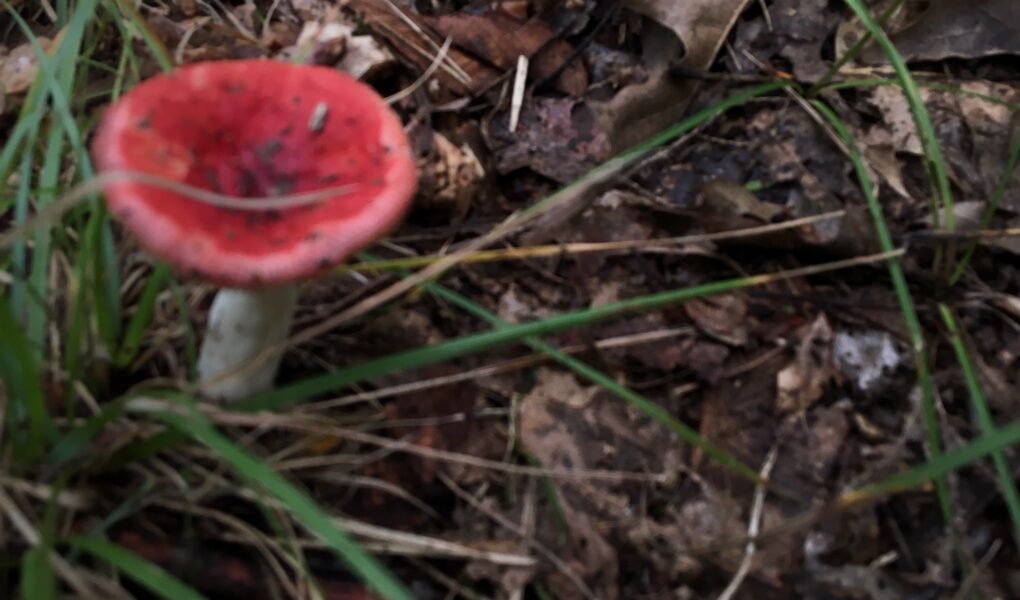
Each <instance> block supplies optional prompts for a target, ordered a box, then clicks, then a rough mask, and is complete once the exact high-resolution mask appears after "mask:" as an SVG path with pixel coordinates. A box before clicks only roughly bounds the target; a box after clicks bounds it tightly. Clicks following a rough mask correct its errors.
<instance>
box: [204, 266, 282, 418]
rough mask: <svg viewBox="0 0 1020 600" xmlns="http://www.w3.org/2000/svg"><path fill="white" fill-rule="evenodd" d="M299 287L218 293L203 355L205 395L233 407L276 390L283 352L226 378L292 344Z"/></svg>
mask: <svg viewBox="0 0 1020 600" xmlns="http://www.w3.org/2000/svg"><path fill="white" fill-rule="evenodd" d="M297 288H298V286H297V284H295V283H288V284H283V285H280V286H277V287H273V288H266V289H252V290H244V289H230V288H224V289H222V290H220V291H219V293H217V294H216V299H215V300H213V304H212V308H211V309H210V311H209V329H208V331H206V334H205V341H204V342H202V350H201V351H200V352H199V355H198V377H199V380H200V382H202V383H200V386H201V389H202V393H203V394H205V395H207V396H209V397H211V398H214V399H217V400H221V401H223V402H232V401H236V400H241V399H243V398H245V397H247V396H250V395H252V394H255V393H258V392H261V391H265V390H267V389H269V388H270V387H271V386H272V385H273V380H274V379H275V378H276V371H277V369H279V367H280V361H281V360H282V359H283V353H282V352H277V353H275V354H273V355H271V356H268V357H266V358H265V360H264V361H263V362H261V363H260V364H258V365H251V368H245V369H243V370H242V371H241V372H240V373H239V374H236V375H227V376H226V377H221V375H222V374H224V373H227V372H229V371H234V370H236V369H237V367H239V366H240V365H242V364H244V363H246V362H248V361H249V360H251V359H252V358H254V357H255V356H257V355H258V354H259V353H260V352H261V351H263V350H264V349H266V348H268V347H273V346H276V345H278V344H279V343H280V342H282V341H283V340H284V339H286V337H287V333H288V331H289V330H290V324H291V321H292V320H293V318H294V309H295V307H296V305H297V291H298V290H297ZM246 366H247V365H246ZM207 381H208V382H209V383H204V382H207Z"/></svg>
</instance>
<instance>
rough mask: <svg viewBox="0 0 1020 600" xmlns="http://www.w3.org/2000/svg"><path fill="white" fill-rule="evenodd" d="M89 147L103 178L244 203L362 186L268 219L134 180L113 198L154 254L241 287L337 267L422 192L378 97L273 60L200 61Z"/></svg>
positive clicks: (120, 116)
mask: <svg viewBox="0 0 1020 600" xmlns="http://www.w3.org/2000/svg"><path fill="white" fill-rule="evenodd" d="M92 150H93V154H94V156H95V160H96V163H97V165H98V167H99V169H100V170H101V171H108V170H123V169H128V170H135V171H143V172H145V173H150V174H153V175H157V176H161V177H164V178H167V179H172V180H175V181H181V182H184V183H186V184H188V185H191V186H195V187H198V188H203V189H207V190H211V191H214V192H218V193H222V194H227V195H233V196H240V197H261V196H274V195H279V194H287V193H300V192H311V191H314V190H321V189H324V188H334V187H338V186H348V185H349V186H351V187H350V188H349V191H346V192H344V193H338V194H337V195H336V196H334V197H331V198H328V199H326V200H323V201H322V202H317V203H313V204H304V205H298V206H290V207H286V208H279V209H264V210H257V211H250V210H240V209H237V208H226V207H220V206H214V205H212V204H209V203H206V202H203V201H201V200H197V199H193V198H189V197H187V196H185V195H181V194H178V193H175V192H172V191H168V190H166V189H162V188H157V187H155V186H152V185H147V184H144V183H141V182H139V181H134V180H130V179H126V180H118V181H116V182H114V183H111V184H109V185H108V186H107V187H106V189H105V193H106V203H107V206H108V207H109V209H110V212H111V213H113V215H114V216H116V217H117V218H118V219H119V220H120V221H121V222H122V223H123V224H124V225H125V226H126V227H127V228H128V229H130V230H131V231H133V232H134V234H135V235H136V237H137V238H138V240H139V243H140V244H141V245H142V246H143V247H145V248H146V249H147V250H149V251H150V252H151V253H153V254H154V255H156V256H159V257H161V258H163V259H164V260H166V261H167V262H168V263H170V264H171V265H172V266H173V267H175V268H176V269H177V270H178V271H180V272H182V273H184V274H186V275H191V276H197V277H201V278H203V279H206V280H209V281H212V282H215V283H219V284H222V285H228V286H235V287H252V286H259V285H272V284H274V283H282V282H286V281H292V280H295V279H298V278H302V277H306V276H310V275H314V274H316V273H320V272H322V271H324V270H326V269H329V268H331V267H333V266H335V265H336V264H338V263H340V262H342V261H343V260H345V259H346V258H347V257H349V256H350V255H351V254H352V253H354V252H355V251H357V250H358V249H360V248H362V247H364V246H367V245H369V244H371V243H372V242H373V241H374V240H376V239H377V238H379V237H381V236H382V235H384V234H385V233H387V232H388V231H389V230H390V229H392V228H393V227H395V226H396V225H397V224H398V222H399V221H400V220H401V218H402V217H403V215H404V214H405V213H406V212H407V209H408V208H409V207H410V203H411V199H412V198H413V196H414V193H415V190H416V187H417V174H416V171H415V167H414V161H413V159H412V156H411V150H410V145H409V143H408V140H407V136H406V135H405V134H404V130H403V128H402V126H401V124H400V120H399V118H398V117H397V116H396V115H395V114H394V113H393V111H391V110H390V108H389V107H388V106H387V105H386V103H385V102H384V101H383V100H382V98H380V97H379V95H378V94H376V92H375V91H374V90H373V89H372V88H370V87H369V86H367V85H365V84H362V83H360V82H358V81H357V80H355V79H353V78H351V77H350V76H348V75H346V74H345V73H342V72H339V71H336V70H333V69H329V68H326V67H316V66H305V65H293V64H288V63H283V62H276V61H270V60H236V61H213V62H205V63H197V64H193V65H190V66H186V67H182V68H180V69H177V70H175V71H173V72H171V73H167V74H164V75H159V76H156V77H153V78H151V79H148V80H146V81H144V82H143V83H140V84H139V85H138V86H136V87H135V88H134V89H132V90H131V91H130V92H128V93H127V94H125V95H124V96H123V97H122V98H121V99H120V100H119V101H118V102H116V103H115V104H113V105H112V106H111V107H110V108H109V109H108V110H107V111H106V113H105V114H104V115H103V118H102V121H101V123H100V126H99V129H98V132H97V134H96V139H95V144H94V145H93V148H92Z"/></svg>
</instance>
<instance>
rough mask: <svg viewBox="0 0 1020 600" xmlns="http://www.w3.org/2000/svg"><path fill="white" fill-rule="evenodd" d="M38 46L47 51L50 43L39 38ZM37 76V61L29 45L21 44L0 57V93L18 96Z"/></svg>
mask: <svg viewBox="0 0 1020 600" xmlns="http://www.w3.org/2000/svg"><path fill="white" fill-rule="evenodd" d="M37 39H38V40H39V45H40V46H42V49H43V50H44V51H49V48H50V45H51V41H50V39H49V38H45V37H40V38H37ZM38 74H39V61H38V60H37V59H36V56H35V50H34V49H33V48H32V45H31V44H22V45H20V46H18V47H17V48H14V49H13V50H11V51H10V52H8V53H7V54H6V55H2V56H0V92H4V93H7V94H20V93H22V92H24V91H26V90H28V88H29V87H31V86H32V82H33V81H35V78H36V75H38Z"/></svg>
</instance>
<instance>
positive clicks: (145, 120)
mask: <svg viewBox="0 0 1020 600" xmlns="http://www.w3.org/2000/svg"><path fill="white" fill-rule="evenodd" d="M136 125H137V126H138V128H139V129H152V115H145V116H144V117H142V118H141V119H138V122H137V123H136Z"/></svg>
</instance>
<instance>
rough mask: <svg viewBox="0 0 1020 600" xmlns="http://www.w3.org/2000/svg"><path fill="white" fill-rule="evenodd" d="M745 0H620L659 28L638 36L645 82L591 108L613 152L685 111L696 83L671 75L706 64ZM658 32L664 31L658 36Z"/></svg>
mask: <svg viewBox="0 0 1020 600" xmlns="http://www.w3.org/2000/svg"><path fill="white" fill-rule="evenodd" d="M747 2H748V0H686V1H684V2H676V1H675V0H625V1H624V2H622V4H623V6H625V7H627V8H629V9H631V10H633V11H635V12H637V13H640V14H643V15H645V16H647V17H649V18H651V19H653V20H654V21H656V22H658V23H660V24H661V25H662V27H661V28H655V27H646V28H644V29H643V33H642V47H643V48H644V57H643V58H644V62H645V68H646V70H647V72H648V78H647V80H646V81H644V82H641V83H637V84H634V85H631V86H628V87H626V88H623V89H622V90H620V91H619V92H618V93H617V94H616V95H615V96H614V97H613V98H612V99H611V100H609V101H606V102H600V103H597V104H594V105H593V106H594V108H595V111H596V113H597V114H598V115H599V121H600V122H601V124H602V128H603V129H604V130H605V131H607V132H608V133H609V136H610V139H611V140H612V145H613V148H614V149H615V150H617V151H619V150H622V149H623V148H627V147H629V146H631V145H633V144H635V143H638V142H640V141H642V140H644V139H645V138H647V137H648V136H650V135H653V134H654V133H657V132H659V131H661V130H662V129H663V128H664V127H665V126H666V125H668V124H671V123H675V122H676V121H677V120H679V119H680V117H681V116H682V115H683V113H684V112H685V111H686V110H687V106H688V103H689V102H690V100H691V98H692V97H693V94H694V92H695V91H696V90H697V89H698V87H699V85H700V82H698V81H694V80H689V79H682V78H679V77H676V76H674V75H673V74H672V67H673V66H674V65H676V64H678V63H677V59H678V57H680V56H681V55H682V56H683V58H682V59H680V61H679V65H680V66H682V67H684V68H687V69H693V70H705V69H707V68H708V67H710V66H711V64H712V61H713V60H715V56H716V54H717V53H718V52H719V49H720V48H721V47H722V45H723V43H724V42H725V40H726V36H727V35H729V32H730V29H731V28H732V27H733V24H734V23H735V22H736V20H737V18H738V17H739V16H740V13H741V12H742V11H743V10H744V7H745V6H747ZM663 28H666V31H667V33H666V34H665V35H664V33H663Z"/></svg>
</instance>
